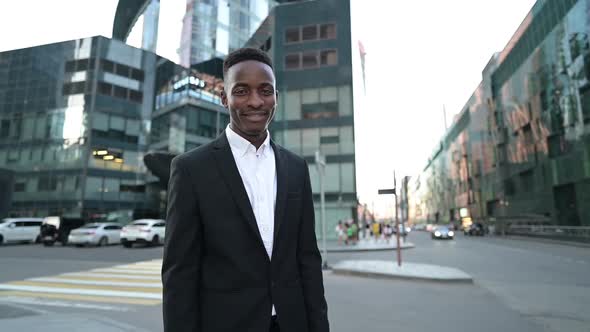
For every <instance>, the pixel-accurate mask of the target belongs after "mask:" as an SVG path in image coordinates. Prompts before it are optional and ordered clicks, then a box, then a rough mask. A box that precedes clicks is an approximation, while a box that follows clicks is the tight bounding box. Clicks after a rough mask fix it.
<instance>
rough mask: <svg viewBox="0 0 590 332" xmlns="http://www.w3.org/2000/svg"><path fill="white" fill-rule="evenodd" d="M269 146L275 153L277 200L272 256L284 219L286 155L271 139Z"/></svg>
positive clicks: (286, 176) (286, 175)
mask: <svg viewBox="0 0 590 332" xmlns="http://www.w3.org/2000/svg"><path fill="white" fill-rule="evenodd" d="M271 146H272V148H273V150H274V154H275V164H276V170H277V171H276V173H277V200H276V206H275V220H274V236H273V243H274V244H273V256H274V252H275V249H276V248H277V246H278V242H277V238H278V235H279V230H280V228H281V224H282V222H283V220H284V219H285V207H286V205H287V191H288V190H287V189H288V188H287V179H288V178H289V177H288V167H287V160H286V158H287V156H286V155H285V152H284V151H282V149H281V147H279V146H277V145H276V144H274V142H272V140H271Z"/></svg>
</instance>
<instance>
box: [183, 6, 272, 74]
mask: <svg viewBox="0 0 590 332" xmlns="http://www.w3.org/2000/svg"><path fill="white" fill-rule="evenodd" d="M275 4H276V1H273V0H187V2H186V12H185V15H184V18H183V27H182V35H181V41H180V48H179V55H180V63H181V64H182V65H183V66H185V67H188V66H190V65H191V64H194V63H198V62H202V61H206V60H209V59H211V58H214V57H223V56H225V55H227V54H228V53H229V52H231V51H232V50H234V49H237V48H240V47H242V46H243V45H244V44H245V43H246V41H248V39H249V38H250V37H251V36H252V34H253V33H254V31H256V29H257V28H258V26H259V25H260V23H261V22H262V20H264V18H265V17H266V16H267V14H268V12H269V9H270V8H271V7H273V6H274V5H275Z"/></svg>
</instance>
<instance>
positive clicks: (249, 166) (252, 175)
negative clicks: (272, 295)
mask: <svg viewBox="0 0 590 332" xmlns="http://www.w3.org/2000/svg"><path fill="white" fill-rule="evenodd" d="M225 135H226V136H227V140H228V141H229V146H230V148H231V152H232V154H233V156H234V160H235V161H236V165H237V166H238V171H239V172H240V177H241V178H242V182H243V183H244V187H245V188H246V192H247V193H248V199H249V200H250V206H251V207H252V211H253V212H254V216H255V217H256V223H257V224H258V230H259V231H260V235H261V236H262V242H263V243H264V248H265V249H266V253H267V255H268V258H269V259H270V258H271V257H272V247H273V236H274V225H275V223H274V220H275V205H276V200H277V172H276V164H275V154H274V151H273V150H272V147H271V146H270V133H269V132H268V131H267V132H266V139H265V140H264V142H263V143H262V145H261V146H260V147H259V148H258V150H256V147H255V146H254V145H252V143H250V142H249V141H248V140H246V139H245V138H243V137H242V136H240V135H238V134H237V133H236V132H234V131H233V129H231V128H230V126H229V125H228V126H227V128H226V129H225ZM275 314H276V313H275V307H274V305H273V306H272V315H273V316H274V315H275Z"/></svg>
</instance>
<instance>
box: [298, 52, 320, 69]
mask: <svg viewBox="0 0 590 332" xmlns="http://www.w3.org/2000/svg"><path fill="white" fill-rule="evenodd" d="M301 63H302V65H301V67H303V68H304V69H307V68H315V67H318V53H317V52H305V53H303V55H302V56H301Z"/></svg>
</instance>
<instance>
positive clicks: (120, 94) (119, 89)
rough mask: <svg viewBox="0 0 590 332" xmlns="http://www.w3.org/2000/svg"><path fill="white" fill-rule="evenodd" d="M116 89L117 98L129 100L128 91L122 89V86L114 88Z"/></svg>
mask: <svg viewBox="0 0 590 332" xmlns="http://www.w3.org/2000/svg"><path fill="white" fill-rule="evenodd" d="M113 87H114V95H115V97H117V98H121V99H126V98H127V89H125V88H123V87H120V86H116V85H115V86H113Z"/></svg>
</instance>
